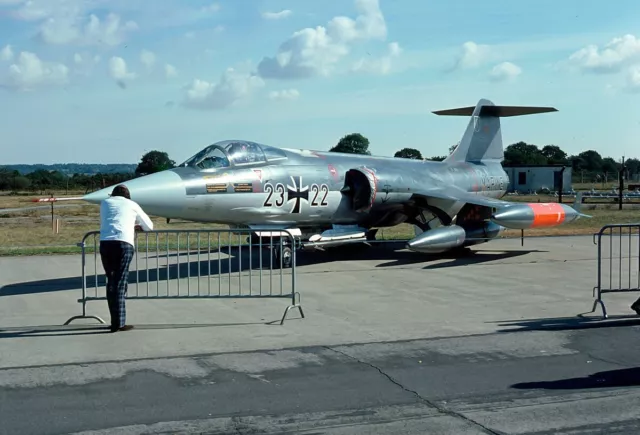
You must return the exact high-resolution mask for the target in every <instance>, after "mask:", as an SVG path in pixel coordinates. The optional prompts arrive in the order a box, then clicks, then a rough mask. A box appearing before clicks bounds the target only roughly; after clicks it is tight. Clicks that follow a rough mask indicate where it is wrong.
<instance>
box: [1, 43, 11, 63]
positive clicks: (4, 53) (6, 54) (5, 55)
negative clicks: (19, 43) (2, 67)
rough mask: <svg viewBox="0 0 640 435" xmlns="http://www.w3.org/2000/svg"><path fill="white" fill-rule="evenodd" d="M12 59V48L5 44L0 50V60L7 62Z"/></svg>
mask: <svg viewBox="0 0 640 435" xmlns="http://www.w3.org/2000/svg"><path fill="white" fill-rule="evenodd" d="M12 59H13V49H12V48H11V46H10V45H5V47H4V48H3V49H2V50H0V60H3V61H5V62H9V61H10V60H12Z"/></svg>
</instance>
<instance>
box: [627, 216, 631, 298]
mask: <svg viewBox="0 0 640 435" xmlns="http://www.w3.org/2000/svg"><path fill="white" fill-rule="evenodd" d="M627 288H628V289H631V227H629V285H628V287H627Z"/></svg>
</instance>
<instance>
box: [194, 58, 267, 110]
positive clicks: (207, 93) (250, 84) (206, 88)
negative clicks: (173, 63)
mask: <svg viewBox="0 0 640 435" xmlns="http://www.w3.org/2000/svg"><path fill="white" fill-rule="evenodd" d="M263 85H264V82H263V81H262V79H261V78H260V77H258V76H256V75H254V74H247V73H240V72H237V71H236V70H235V69H233V68H228V69H227V70H226V71H225V72H224V73H223V74H222V77H221V78H220V82H218V83H217V84H213V83H209V82H207V81H204V80H200V79H195V80H194V81H193V82H192V84H191V85H190V86H189V87H188V88H187V89H186V91H185V98H184V101H183V105H184V106H186V107H189V108H193V109H201V110H220V109H225V108H227V107H229V106H231V105H233V104H234V103H235V102H236V101H238V100H241V99H243V98H246V97H248V96H249V95H251V92H252V91H253V90H254V89H255V88H258V87H261V86H263Z"/></svg>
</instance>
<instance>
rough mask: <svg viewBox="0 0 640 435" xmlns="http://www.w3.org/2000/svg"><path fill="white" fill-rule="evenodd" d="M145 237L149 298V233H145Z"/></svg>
mask: <svg viewBox="0 0 640 435" xmlns="http://www.w3.org/2000/svg"><path fill="white" fill-rule="evenodd" d="M144 235H145V242H144V243H145V244H146V245H147V246H146V252H147V256H146V258H145V259H144V261H145V264H146V267H147V273H146V276H147V296H149V233H144Z"/></svg>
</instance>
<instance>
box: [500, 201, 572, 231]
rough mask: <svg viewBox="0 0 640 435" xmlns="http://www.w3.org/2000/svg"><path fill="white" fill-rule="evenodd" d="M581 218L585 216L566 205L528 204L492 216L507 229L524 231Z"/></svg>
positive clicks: (513, 206)
mask: <svg viewBox="0 0 640 435" xmlns="http://www.w3.org/2000/svg"><path fill="white" fill-rule="evenodd" d="M581 216H585V215H583V214H582V213H580V212H578V211H576V210H575V209H573V208H572V207H570V206H568V205H565V204H558V203H555V202H550V203H528V204H516V205H511V206H509V207H506V208H504V209H501V210H499V211H497V212H496V213H494V214H493V215H492V216H491V221H492V222H493V223H496V224H498V225H502V226H503V227H506V228H512V229H518V230H524V229H529V228H540V227H554V226H558V225H562V224H568V223H571V222H574V221H576V220H577V219H579V218H580V217H581Z"/></svg>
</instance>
